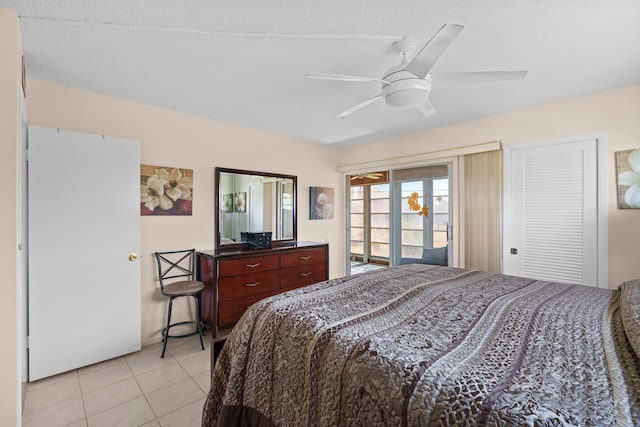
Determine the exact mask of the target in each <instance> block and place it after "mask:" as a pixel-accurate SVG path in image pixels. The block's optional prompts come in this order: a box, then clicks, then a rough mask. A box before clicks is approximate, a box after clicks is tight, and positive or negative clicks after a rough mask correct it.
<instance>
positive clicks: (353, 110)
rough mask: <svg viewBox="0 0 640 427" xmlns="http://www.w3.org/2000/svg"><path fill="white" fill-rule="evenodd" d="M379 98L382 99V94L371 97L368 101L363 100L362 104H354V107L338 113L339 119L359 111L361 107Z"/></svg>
mask: <svg viewBox="0 0 640 427" xmlns="http://www.w3.org/2000/svg"><path fill="white" fill-rule="evenodd" d="M378 99H382V95H378V96H374V97H373V98H369V99H367V100H366V101H362V102H361V103H360V104H358V105H354V106H353V107H351V108H349V109H348V110H347V111H344V112H342V113H340V114H338V117H337V118H339V119H341V118H343V117H346V116H348V115H349V114H352V113H354V112H356V111H358V110H359V109H361V108H364V107H366V106H367V105H369V104H371V103H374V102H376V101H377V100H378Z"/></svg>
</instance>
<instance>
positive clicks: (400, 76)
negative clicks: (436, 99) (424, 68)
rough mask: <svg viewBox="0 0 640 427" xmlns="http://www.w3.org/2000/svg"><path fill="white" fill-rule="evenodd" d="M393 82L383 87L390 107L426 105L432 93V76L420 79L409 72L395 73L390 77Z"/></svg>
mask: <svg viewBox="0 0 640 427" xmlns="http://www.w3.org/2000/svg"><path fill="white" fill-rule="evenodd" d="M385 80H388V81H391V83H389V84H385V85H383V86H382V96H383V97H384V101H385V103H386V104H387V105H389V106H390V107H395V108H412V107H416V106H418V105H420V104H422V103H424V102H425V101H426V100H427V99H428V98H429V92H431V76H427V78H425V79H424V80H423V79H420V78H418V77H416V76H415V75H414V74H412V73H409V72H407V71H398V72H394V73H392V74H391V75H389V76H388V79H385Z"/></svg>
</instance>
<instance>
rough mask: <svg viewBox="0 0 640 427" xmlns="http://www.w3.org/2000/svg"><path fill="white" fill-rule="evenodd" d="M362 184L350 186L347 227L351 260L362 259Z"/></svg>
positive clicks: (363, 224)
mask: <svg viewBox="0 0 640 427" xmlns="http://www.w3.org/2000/svg"><path fill="white" fill-rule="evenodd" d="M364 226H365V223H364V186H362V185H360V186H355V187H350V200H349V229H350V241H351V250H350V252H351V256H350V258H351V260H353V261H355V260H358V261H362V260H363V257H364Z"/></svg>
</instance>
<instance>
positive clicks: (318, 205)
mask: <svg viewBox="0 0 640 427" xmlns="http://www.w3.org/2000/svg"><path fill="white" fill-rule="evenodd" d="M309 219H333V187H309Z"/></svg>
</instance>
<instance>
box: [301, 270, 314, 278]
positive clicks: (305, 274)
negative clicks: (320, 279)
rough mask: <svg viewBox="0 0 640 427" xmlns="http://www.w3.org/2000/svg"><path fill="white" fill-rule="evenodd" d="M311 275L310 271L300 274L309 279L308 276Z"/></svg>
mask: <svg viewBox="0 0 640 427" xmlns="http://www.w3.org/2000/svg"><path fill="white" fill-rule="evenodd" d="M310 274H311V272H310V271H307V272H306V273H300V275H301V276H304V277H307V276H308V275H310Z"/></svg>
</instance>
